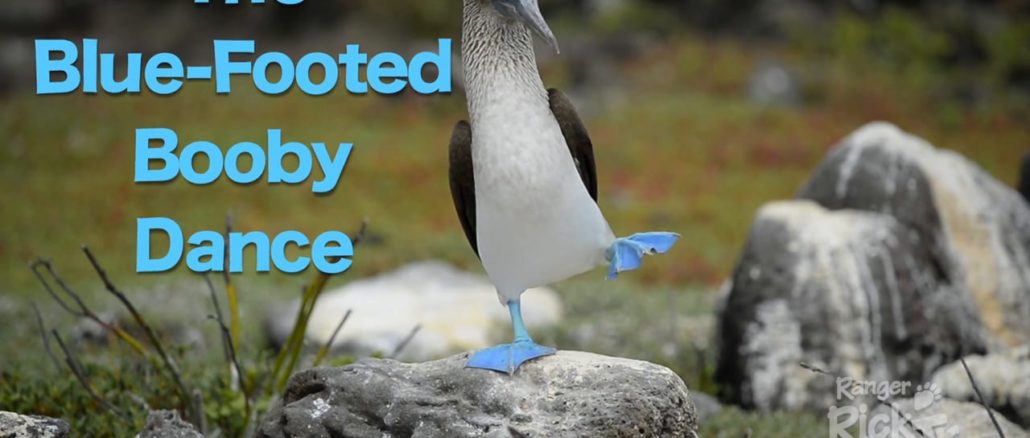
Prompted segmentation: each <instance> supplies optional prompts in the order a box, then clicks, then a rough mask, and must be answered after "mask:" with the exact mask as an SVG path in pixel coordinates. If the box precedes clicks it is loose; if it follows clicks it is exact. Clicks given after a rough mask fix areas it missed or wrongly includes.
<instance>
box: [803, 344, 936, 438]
mask: <svg viewBox="0 0 1030 438" xmlns="http://www.w3.org/2000/svg"><path fill="white" fill-rule="evenodd" d="M798 365H800V366H801V368H804V369H806V370H809V371H811V372H813V373H816V374H822V375H825V376H829V377H833V378H841V377H846V378H850V377H847V376H838V375H837V374H834V373H831V372H829V371H826V370H823V369H821V368H819V367H817V366H815V365H812V364H810V363H806V362H800V363H798ZM888 397H889V396H888ZM881 401H883V402H884V403H886V404H887V407H889V408H891V410H892V411H894V413H896V414H898V418H901V419H902V420H903V421H904V422H905V425H906V426H908V427H909V428H910V429H912V430H914V431H915V432H916V433H917V434H919V436H921V437H923V438H927V436H926V434H925V433H923V430H922V429H920V428H919V426H916V425H915V423H913V422H912V420H910V419H909V416H908V415H905V413H904V412H901V409H899V408H898V406H897V405H895V404H894V402H893V401H891V400H890V399H889V398H888V399H887V400H881Z"/></svg>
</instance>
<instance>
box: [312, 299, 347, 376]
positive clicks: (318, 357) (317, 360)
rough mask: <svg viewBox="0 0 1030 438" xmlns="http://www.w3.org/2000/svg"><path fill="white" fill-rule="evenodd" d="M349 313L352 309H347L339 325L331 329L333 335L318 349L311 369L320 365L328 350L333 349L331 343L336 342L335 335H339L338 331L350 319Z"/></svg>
mask: <svg viewBox="0 0 1030 438" xmlns="http://www.w3.org/2000/svg"><path fill="white" fill-rule="evenodd" d="M351 311H352V309H347V313H345V314H344V315H343V318H341V319H340V323H339V324H336V328H335V329H333V334H332V335H330V336H329V340H328V341H325V345H323V346H322V348H320V349H318V355H316V356H315V360H314V361H313V362H312V363H311V366H312V367H317V366H319V365H321V364H322V359H325V356H326V355H327V354H329V350H331V349H332V348H333V343H334V342H336V335H338V334H340V329H342V328H343V325H344V324H346V323H347V319H349V318H350V314H351Z"/></svg>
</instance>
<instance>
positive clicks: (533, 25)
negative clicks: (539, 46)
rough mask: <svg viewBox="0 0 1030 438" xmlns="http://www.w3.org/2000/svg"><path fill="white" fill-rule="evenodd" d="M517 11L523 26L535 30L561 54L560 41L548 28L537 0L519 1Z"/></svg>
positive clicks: (516, 3)
mask: <svg viewBox="0 0 1030 438" xmlns="http://www.w3.org/2000/svg"><path fill="white" fill-rule="evenodd" d="M515 10H516V11H517V12H518V14H519V20H521V21H522V23H523V24H525V25H526V26H529V28H530V29H533V32H535V33H536V34H537V35H540V38H543V39H544V41H547V44H548V45H550V46H551V47H552V48H553V49H554V51H555V52H556V53H561V50H559V49H558V40H557V39H555V38H554V33H553V32H551V28H550V27H548V26H547V22H546V21H544V16H543V14H541V13H540V4H539V3H537V0H518V1H517V2H515Z"/></svg>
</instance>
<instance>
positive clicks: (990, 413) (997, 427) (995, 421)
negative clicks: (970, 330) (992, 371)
mask: <svg viewBox="0 0 1030 438" xmlns="http://www.w3.org/2000/svg"><path fill="white" fill-rule="evenodd" d="M959 362H962V368H963V369H965V370H966V377H969V383H970V384H971V385H973V392H975V393H976V399H977V401H979V402H980V404H981V405H982V406H983V407H984V409H986V410H987V416H988V417H991V423H993V424H994V430H997V431H998V436H1000V437H1001V438H1005V432H1002V430H1001V425H1000V424H998V419H997V418H994V411H993V410H991V407H990V406H987V402H986V401H984V396H983V394H981V393H980V387H979V386H977V385H976V380H975V379H973V373H972V372H970V371H969V365H966V359H965V358H959Z"/></svg>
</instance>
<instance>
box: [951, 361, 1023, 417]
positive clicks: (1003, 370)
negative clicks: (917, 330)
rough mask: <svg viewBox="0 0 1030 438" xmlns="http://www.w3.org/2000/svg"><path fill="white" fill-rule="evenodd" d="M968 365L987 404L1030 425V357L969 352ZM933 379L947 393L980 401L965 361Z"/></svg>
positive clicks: (959, 398)
mask: <svg viewBox="0 0 1030 438" xmlns="http://www.w3.org/2000/svg"><path fill="white" fill-rule="evenodd" d="M966 365H968V366H969V371H970V373H972V374H973V379H974V380H975V381H976V385H977V387H978V388H980V392H981V394H983V397H984V400H985V401H986V402H987V404H988V405H989V406H990V407H992V408H994V409H995V410H997V411H998V412H1001V413H1002V414H1003V415H1005V416H1006V417H1007V418H1009V419H1010V420H1012V421H1013V422H1015V423H1016V424H1019V425H1020V426H1023V427H1030V357H1028V356H1027V355H1023V356H1022V357H1020V356H1019V355H1015V354H1012V355H1007V354H991V355H986V356H969V357H967V358H966ZM932 380H933V383H935V384H936V385H937V387H939V388H940V389H941V392H942V393H943V394H944V396H945V397H948V398H951V399H955V400H963V401H976V400H977V398H976V393H975V392H974V391H973V386H972V384H971V383H970V382H969V377H968V376H967V375H966V371H965V369H963V368H962V363H961V362H955V363H952V364H949V365H946V366H944V367H942V368H941V369H940V370H938V371H937V372H936V373H934V375H933V379H932Z"/></svg>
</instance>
